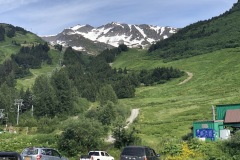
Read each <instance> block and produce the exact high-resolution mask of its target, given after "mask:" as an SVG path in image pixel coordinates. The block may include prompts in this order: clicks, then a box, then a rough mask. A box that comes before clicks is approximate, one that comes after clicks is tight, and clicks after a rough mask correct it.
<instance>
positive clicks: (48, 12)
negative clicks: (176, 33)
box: [0, 0, 238, 36]
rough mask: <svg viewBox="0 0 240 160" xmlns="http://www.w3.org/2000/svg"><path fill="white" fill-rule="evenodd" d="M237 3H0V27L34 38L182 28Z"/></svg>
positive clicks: (107, 0) (44, 0) (172, 0)
mask: <svg viewBox="0 0 240 160" xmlns="http://www.w3.org/2000/svg"><path fill="white" fill-rule="evenodd" d="M237 1H238V0H0V23H8V24H12V25H14V26H19V27H22V28H24V29H26V30H28V31H31V32H33V33H35V34H37V35H40V36H43V35H56V34H58V33H60V32H62V31H63V30H64V29H65V28H70V27H73V26H75V25H77V24H80V25H85V24H89V25H91V26H93V27H99V26H101V25H105V24H107V23H111V22H120V23H127V24H149V25H154V26H162V27H164V26H170V27H176V28H183V27H185V26H187V25H189V24H192V23H195V22H197V21H200V20H207V19H210V18H212V17H215V16H218V15H220V14H222V13H224V12H225V11H228V10H229V9H230V8H231V7H232V6H233V4H234V3H236V2H237Z"/></svg>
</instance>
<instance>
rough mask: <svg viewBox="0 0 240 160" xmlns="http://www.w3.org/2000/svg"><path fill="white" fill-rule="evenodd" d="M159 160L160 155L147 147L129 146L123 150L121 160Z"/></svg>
mask: <svg viewBox="0 0 240 160" xmlns="http://www.w3.org/2000/svg"><path fill="white" fill-rule="evenodd" d="M133 159H134V160H159V159H160V155H159V154H156V152H155V151H154V149H152V148H150V147H147V146H127V147H125V148H123V150H122V153H121V155H120V160H133Z"/></svg>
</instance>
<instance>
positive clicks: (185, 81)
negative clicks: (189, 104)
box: [178, 71, 193, 85]
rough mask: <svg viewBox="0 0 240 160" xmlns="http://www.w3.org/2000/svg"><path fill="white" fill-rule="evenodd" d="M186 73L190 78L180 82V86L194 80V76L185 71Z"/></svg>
mask: <svg viewBox="0 0 240 160" xmlns="http://www.w3.org/2000/svg"><path fill="white" fill-rule="evenodd" d="M185 72H186V73H187V75H188V77H187V78H186V79H185V80H184V81H182V82H180V83H179V84H178V85H181V84H184V83H187V82H188V81H189V80H190V79H192V77H193V74H192V73H190V72H187V71H185Z"/></svg>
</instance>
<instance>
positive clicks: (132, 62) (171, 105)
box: [113, 48, 240, 146]
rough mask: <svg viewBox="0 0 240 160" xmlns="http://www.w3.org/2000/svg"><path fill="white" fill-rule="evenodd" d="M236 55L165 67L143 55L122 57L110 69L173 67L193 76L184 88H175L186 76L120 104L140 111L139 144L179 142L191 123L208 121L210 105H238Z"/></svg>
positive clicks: (221, 53)
mask: <svg viewBox="0 0 240 160" xmlns="http://www.w3.org/2000/svg"><path fill="white" fill-rule="evenodd" d="M239 52H240V48H236V49H225V50H220V51H217V52H213V53H209V54H205V55H201V56H196V57H192V58H188V59H183V60H178V61H173V62H169V63H163V62H162V61H161V60H156V59H151V58H150V57H148V56H146V51H137V50H130V51H129V52H127V53H122V54H121V55H120V56H119V57H118V58H117V60H116V61H115V62H114V63H113V67H116V68H119V67H121V68H124V67H127V69H133V70H139V69H142V68H145V69H151V68H155V67H162V66H173V67H174V68H179V69H181V70H184V71H188V72H191V73H192V74H193V77H192V79H191V80H190V81H188V82H187V83H185V84H182V85H179V83H180V82H181V81H183V80H184V79H185V78H187V75H186V76H184V77H182V78H179V79H174V80H172V81H171V82H168V83H166V84H161V85H155V86H150V87H140V88H138V89H137V90H136V97H135V98H131V99H123V100H121V101H120V102H121V103H124V104H125V105H127V106H129V108H140V116H139V117H138V119H137V120H136V122H135V124H134V126H135V127H136V128H137V129H138V130H139V131H140V133H139V136H140V137H141V138H142V139H143V143H144V144H148V145H152V146H156V145H157V144H158V143H160V142H161V139H163V138H181V137H182V136H185V135H187V134H188V133H190V132H191V130H190V127H191V126H192V122H193V121H198V120H211V119H212V110H211V107H212V105H218V104H235V103H240V99H239V93H240V87H239V86H240V64H239V63H238V59H239V58H240V54H239Z"/></svg>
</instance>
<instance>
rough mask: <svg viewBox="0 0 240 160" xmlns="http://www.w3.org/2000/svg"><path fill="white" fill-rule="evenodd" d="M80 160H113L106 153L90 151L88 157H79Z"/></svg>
mask: <svg viewBox="0 0 240 160" xmlns="http://www.w3.org/2000/svg"><path fill="white" fill-rule="evenodd" d="M80 160H114V158H113V157H112V156H110V155H109V154H108V153H107V152H106V151H90V152H88V155H81V157H80Z"/></svg>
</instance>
